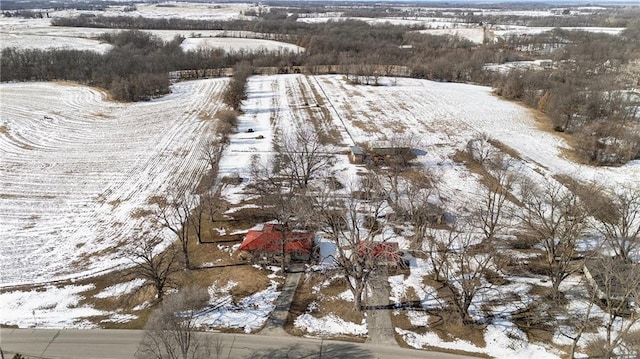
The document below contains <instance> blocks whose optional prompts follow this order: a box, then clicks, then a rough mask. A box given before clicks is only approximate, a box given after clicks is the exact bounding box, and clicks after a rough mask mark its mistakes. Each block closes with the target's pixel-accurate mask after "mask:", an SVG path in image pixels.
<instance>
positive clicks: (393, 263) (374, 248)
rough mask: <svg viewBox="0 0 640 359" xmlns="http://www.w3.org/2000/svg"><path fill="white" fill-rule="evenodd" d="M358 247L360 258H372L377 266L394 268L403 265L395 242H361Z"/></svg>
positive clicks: (400, 253)
mask: <svg viewBox="0 0 640 359" xmlns="http://www.w3.org/2000/svg"><path fill="white" fill-rule="evenodd" d="M359 246H360V248H359V252H360V256H361V257H365V256H369V257H371V258H373V259H374V260H375V261H376V262H377V264H378V265H379V266H386V267H390V268H396V267H402V266H403V265H405V262H404V259H403V258H402V252H401V251H400V248H399V247H398V243H396V242H373V241H363V242H360V244H359Z"/></svg>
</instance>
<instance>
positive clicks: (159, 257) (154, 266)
mask: <svg viewBox="0 0 640 359" xmlns="http://www.w3.org/2000/svg"><path fill="white" fill-rule="evenodd" d="M162 242H163V240H162V238H160V237H159V236H157V235H156V236H154V235H151V234H148V233H145V234H143V235H142V236H141V238H140V239H139V240H136V241H135V242H133V243H131V244H130V245H129V247H128V248H127V249H126V251H125V253H124V256H125V257H126V258H128V259H129V260H130V261H131V262H133V263H134V264H135V266H134V267H133V274H134V275H135V276H136V277H140V278H143V279H144V280H145V281H146V283H145V284H146V285H151V286H153V288H154V289H155V292H156V298H157V300H158V301H159V302H161V301H162V299H163V296H164V292H165V290H166V289H167V288H174V287H175V286H176V285H177V283H176V281H175V275H176V274H177V273H178V272H180V271H181V263H180V251H179V249H178V248H177V246H175V245H174V244H171V245H170V246H169V247H167V248H166V249H164V250H163V249H161V248H160V245H161V244H162Z"/></svg>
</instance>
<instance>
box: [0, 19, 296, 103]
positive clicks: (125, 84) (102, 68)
mask: <svg viewBox="0 0 640 359" xmlns="http://www.w3.org/2000/svg"><path fill="white" fill-rule="evenodd" d="M100 39H101V40H103V41H106V42H109V43H110V44H112V45H113V48H112V49H111V50H110V51H108V52H107V53H105V54H98V53H95V52H92V51H79V50H60V49H52V50H38V49H16V48H5V49H3V50H2V54H1V55H2V57H1V59H0V70H1V71H0V80H1V81H51V80H69V81H77V82H80V83H84V84H88V85H93V86H98V87H102V88H104V89H106V90H107V91H109V93H110V94H111V96H112V98H113V99H115V100H118V101H140V100H145V99H149V98H151V97H155V96H160V95H163V94H167V93H169V85H170V83H169V72H170V71H175V70H184V69H189V70H191V69H194V70H201V69H215V68H228V67H232V66H233V65H234V64H236V63H240V62H243V61H245V62H254V63H257V64H258V65H260V66H264V65H265V64H267V63H268V64H275V65H276V66H278V65H283V64H284V65H287V64H289V63H291V62H292V61H293V60H292V58H294V57H295V56H296V55H295V54H293V53H289V52H286V51H281V52H275V53H267V52H266V51H264V52H258V53H249V52H237V53H230V54H226V53H225V52H224V51H223V50H219V49H205V50H198V51H189V52H184V51H183V50H182V48H181V47H180V44H181V43H182V41H183V40H184V39H183V38H181V37H175V38H174V39H173V40H172V41H169V42H166V43H165V42H163V41H162V40H161V39H160V38H158V37H156V36H154V35H151V34H149V33H146V32H142V31H136V30H132V31H122V32H118V33H114V34H104V35H102V36H101V37H100Z"/></svg>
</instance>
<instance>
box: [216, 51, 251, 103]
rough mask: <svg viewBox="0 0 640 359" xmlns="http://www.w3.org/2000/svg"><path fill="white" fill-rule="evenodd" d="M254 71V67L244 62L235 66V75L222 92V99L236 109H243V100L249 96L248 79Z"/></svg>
mask: <svg viewBox="0 0 640 359" xmlns="http://www.w3.org/2000/svg"><path fill="white" fill-rule="evenodd" d="M252 73H253V67H251V65H249V64H248V63H246V62H242V63H240V64H238V65H236V66H234V68H233V76H231V80H230V81H229V83H228V84H227V87H226V88H225V90H224V92H223V93H222V101H223V102H224V103H225V104H226V105H227V106H229V107H231V108H232V109H233V110H234V111H241V109H240V105H241V104H242V100H244V99H246V98H247V79H248V78H249V76H251V74H252Z"/></svg>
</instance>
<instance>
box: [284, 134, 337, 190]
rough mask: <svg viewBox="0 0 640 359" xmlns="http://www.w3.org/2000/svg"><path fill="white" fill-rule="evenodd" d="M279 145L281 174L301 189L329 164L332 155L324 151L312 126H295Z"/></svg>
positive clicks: (304, 188) (305, 187)
mask: <svg viewBox="0 0 640 359" xmlns="http://www.w3.org/2000/svg"><path fill="white" fill-rule="evenodd" d="M279 145H280V146H279V148H278V155H279V156H280V157H281V159H280V163H281V165H282V170H283V172H284V173H283V175H285V176H287V177H290V178H291V179H292V180H293V181H294V183H295V185H296V186H298V187H299V188H301V189H302V190H306V189H307V187H308V186H309V181H311V179H312V178H313V177H314V176H315V175H316V174H317V173H319V172H320V171H322V170H325V169H327V168H328V167H330V166H331V162H332V158H333V156H331V155H329V154H327V153H326V151H327V150H326V149H325V146H324V145H323V144H322V141H321V139H320V134H319V133H318V131H316V130H315V129H314V128H313V127H312V126H302V127H297V128H296V129H295V130H294V131H293V132H292V133H286V134H285V135H284V136H282V140H281V142H280V144H279Z"/></svg>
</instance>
